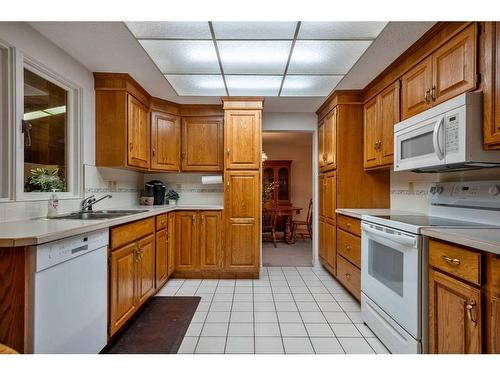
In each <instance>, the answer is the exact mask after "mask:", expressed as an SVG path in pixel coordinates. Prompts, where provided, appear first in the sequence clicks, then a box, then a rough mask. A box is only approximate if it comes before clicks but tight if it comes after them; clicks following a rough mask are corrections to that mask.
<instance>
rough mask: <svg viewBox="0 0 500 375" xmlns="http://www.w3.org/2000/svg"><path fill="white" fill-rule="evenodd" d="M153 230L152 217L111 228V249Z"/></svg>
mask: <svg viewBox="0 0 500 375" xmlns="http://www.w3.org/2000/svg"><path fill="white" fill-rule="evenodd" d="M154 230H155V218H154V217H150V218H147V219H143V220H139V221H134V222H132V223H128V224H124V225H120V226H118V227H114V228H111V249H116V248H117V247H120V246H123V245H125V244H128V243H130V242H133V241H135V240H138V239H139V238H142V237H144V236H147V235H148V234H151V233H153V232H154Z"/></svg>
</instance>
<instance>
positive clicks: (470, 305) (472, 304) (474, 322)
mask: <svg viewBox="0 0 500 375" xmlns="http://www.w3.org/2000/svg"><path fill="white" fill-rule="evenodd" d="M475 306H476V301H474V300H471V301H470V302H469V303H468V304H467V305H466V306H465V308H466V309H467V317H468V318H469V320H470V321H471V323H472V325H473V326H474V327H475V326H477V320H474V319H473V318H472V309H473V308H474V307H475Z"/></svg>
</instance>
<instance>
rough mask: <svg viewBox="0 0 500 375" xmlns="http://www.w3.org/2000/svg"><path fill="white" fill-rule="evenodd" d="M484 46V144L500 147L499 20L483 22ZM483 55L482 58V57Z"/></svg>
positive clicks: (490, 147)
mask: <svg viewBox="0 0 500 375" xmlns="http://www.w3.org/2000/svg"><path fill="white" fill-rule="evenodd" d="M483 26H484V32H483V38H484V39H485V41H484V48H483V47H481V49H480V50H481V51H483V53H482V56H480V58H482V63H483V65H482V66H481V68H480V70H481V71H482V73H483V76H484V80H483V82H482V86H483V87H482V89H483V127H484V144H485V146H486V147H487V148H488V149H499V148H500V74H498V72H500V47H499V46H500V22H485V23H484V24H483ZM483 56H484V58H483Z"/></svg>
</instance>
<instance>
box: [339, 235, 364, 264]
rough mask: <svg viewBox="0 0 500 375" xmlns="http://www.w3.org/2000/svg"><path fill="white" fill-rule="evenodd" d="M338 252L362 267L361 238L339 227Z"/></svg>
mask: <svg viewBox="0 0 500 375" xmlns="http://www.w3.org/2000/svg"><path fill="white" fill-rule="evenodd" d="M337 252H338V253H339V254H340V255H342V256H343V257H344V258H346V259H347V260H349V261H350V262H352V263H354V264H355V265H356V266H357V267H360V268H361V238H359V237H357V236H355V235H353V234H351V233H348V232H345V231H343V230H342V229H337Z"/></svg>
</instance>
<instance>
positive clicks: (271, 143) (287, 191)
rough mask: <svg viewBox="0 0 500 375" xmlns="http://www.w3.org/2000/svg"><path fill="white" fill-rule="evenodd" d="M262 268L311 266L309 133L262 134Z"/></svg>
mask: <svg viewBox="0 0 500 375" xmlns="http://www.w3.org/2000/svg"><path fill="white" fill-rule="evenodd" d="M262 152H263V159H264V161H263V167H262V265H263V266H271V267H272V266H277V267H279V266H284V267H286V266H289V267H310V266H312V264H313V245H312V244H313V239H312V238H313V219H312V217H313V212H312V211H313V205H312V199H313V133H312V132H294V131H280V132H266V131H265V132H263V133H262Z"/></svg>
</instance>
